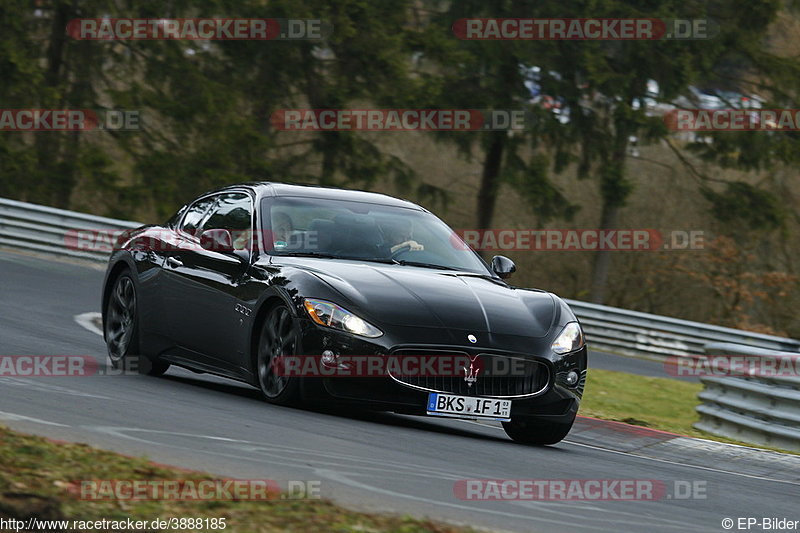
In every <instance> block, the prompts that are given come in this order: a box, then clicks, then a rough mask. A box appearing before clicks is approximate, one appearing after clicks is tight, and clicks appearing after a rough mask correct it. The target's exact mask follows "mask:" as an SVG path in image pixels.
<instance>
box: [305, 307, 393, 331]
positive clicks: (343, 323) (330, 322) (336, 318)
mask: <svg viewBox="0 0 800 533" xmlns="http://www.w3.org/2000/svg"><path fill="white" fill-rule="evenodd" d="M303 305H304V306H305V308H306V311H307V312H308V316H310V317H311V320H313V321H314V322H316V323H317V324H319V325H320V326H327V327H329V328H334V329H339V330H342V331H346V332H348V333H352V334H354V335H360V336H362V337H369V338H375V337H380V336H381V335H383V332H382V331H381V330H379V329H378V328H376V327H375V326H373V325H372V324H370V323H369V322H367V321H366V320H364V319H362V318H360V317H357V316H356V315H354V314H353V313H351V312H350V311H348V310H347V309H344V308H342V307H339V306H338V305H336V304H334V303H331V302H326V301H324V300H312V299H309V298H306V299H305V300H303Z"/></svg>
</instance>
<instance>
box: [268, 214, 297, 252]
mask: <svg viewBox="0 0 800 533" xmlns="http://www.w3.org/2000/svg"><path fill="white" fill-rule="evenodd" d="M292 233H294V224H293V223H292V218H291V217H290V216H289V215H287V214H286V213H273V214H272V245H273V247H274V248H275V249H281V248H286V247H287V246H288V245H289V237H291V235H292Z"/></svg>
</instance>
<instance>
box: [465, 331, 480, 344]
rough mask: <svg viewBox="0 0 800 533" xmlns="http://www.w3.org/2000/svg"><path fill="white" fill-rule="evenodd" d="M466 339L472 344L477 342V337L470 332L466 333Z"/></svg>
mask: <svg viewBox="0 0 800 533" xmlns="http://www.w3.org/2000/svg"><path fill="white" fill-rule="evenodd" d="M467 340H468V341H469V342H471V343H472V344H475V343H476V342H478V338H477V337H475V335H473V334H471V333H470V334H469V335H467Z"/></svg>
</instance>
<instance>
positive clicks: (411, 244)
mask: <svg viewBox="0 0 800 533" xmlns="http://www.w3.org/2000/svg"><path fill="white" fill-rule="evenodd" d="M413 233H414V227H413V225H412V224H411V222H410V221H408V220H400V221H398V222H396V223H393V224H391V225H388V226H387V227H386V228H385V229H384V237H385V239H386V243H387V244H389V245H390V248H389V252H390V253H392V254H396V253H397V252H399V251H400V250H402V249H403V248H408V251H409V252H419V251H422V250H424V249H425V247H424V246H423V245H421V244H420V243H418V242H417V241H415V240H413V239H412V237H413ZM391 243H396V244H394V245H391Z"/></svg>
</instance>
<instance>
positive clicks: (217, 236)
mask: <svg viewBox="0 0 800 533" xmlns="http://www.w3.org/2000/svg"><path fill="white" fill-rule="evenodd" d="M200 247H201V248H203V249H204V250H211V251H212V252H222V253H233V237H232V236H231V232H230V231H228V230H226V229H209V230H206V231H204V232H203V233H202V234H201V235H200Z"/></svg>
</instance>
